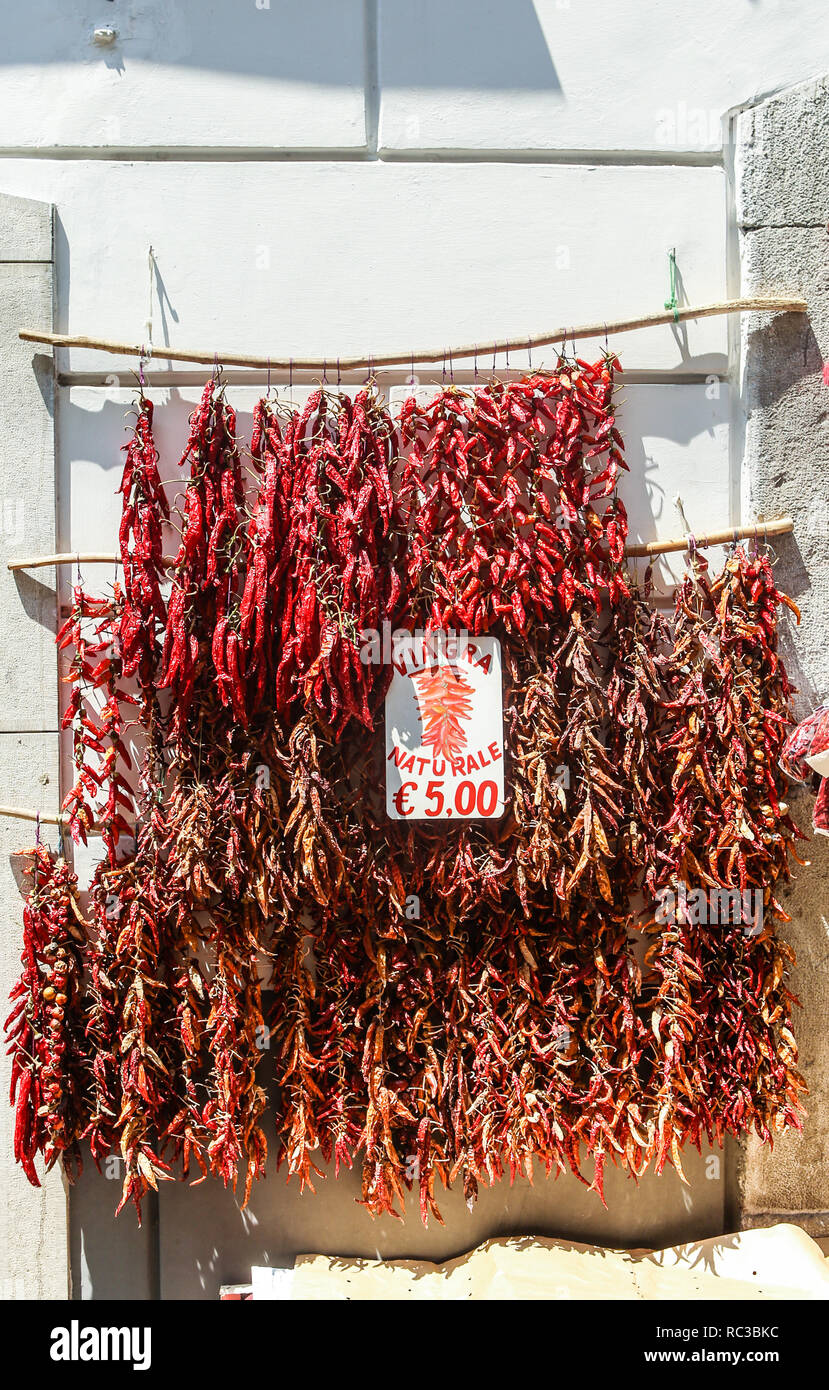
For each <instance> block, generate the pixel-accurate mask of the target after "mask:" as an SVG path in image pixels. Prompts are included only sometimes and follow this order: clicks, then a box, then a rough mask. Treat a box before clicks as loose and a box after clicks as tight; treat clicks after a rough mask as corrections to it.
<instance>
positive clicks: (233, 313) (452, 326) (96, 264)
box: [0, 160, 726, 372]
mask: <svg viewBox="0 0 829 1390" xmlns="http://www.w3.org/2000/svg"><path fill="white" fill-rule="evenodd" d="M0 188H5V189H6V190H8V191H9V192H15V193H24V194H26V195H27V196H33V197H42V198H49V199H52V200H53V201H54V202H55V203H56V205H57V217H58V224H57V241H56V255H57V263H58V305H57V310H56V322H57V324H58V327H59V329H60V330H61V331H64V332H73V333H85V334H89V335H91V336H103V337H109V338H114V339H119V340H121V341H126V342H138V343H140V342H142V341H145V337H146V330H145V320H146V317H147V304H148V293H149V281H148V265H147V249H148V246H149V245H150V243H152V245H153V247H154V249H155V253H156V258H157V266H158V273H159V276H160V277H161V283H160V284H159V283H158V282H157V283H156V284H155V286H154V311H153V315H154V341H155V342H156V343H161V342H162V341H164V340H165V335H168V340H169V342H170V343H171V344H172V345H174V346H181V347H191V348H201V349H205V348H206V349H208V350H211V349H214V348H218V349H219V350H222V351H225V352H231V351H234V350H235V351H238V352H247V353H251V352H254V353H255V352H261V353H263V354H266V353H267V352H273V353H274V354H275V355H279V354H280V353H283V354H290V355H297V356H300V355H302V354H326V353H327V354H329V355H330V357H331V359H332V365H333V361H334V359H336V356H337V353H338V352H339V353H343V354H347V353H349V352H354V353H359V352H362V353H367V352H369V351H376V352H382V351H385V350H394V349H398V348H403V349H408V348H409V346H411V347H431V346H436V347H439V348H440V347H442V345H443V344H446V345H447V347H451V346H452V344H453V343H458V342H466V343H471V342H475V341H482V342H484V341H489V340H492V339H494V338H498V337H500V336H503V337H504V338H507V337H514V336H517V335H521V334H523V333H524V332H526V333H527V334H530V333H533V332H538V331H539V330H541V329H543V328H545V327H546V328H551V329H552V328H556V327H559V326H561V325H563V324H567V323H585V322H589V321H590V320H593V321H596V322H602V321H603V320H604V319H605V318H609V319H612V318H613V317H614V316H617V317H624V316H635V315H636V314H638V313H640V312H648V311H654V310H655V311H661V309H662V305H663V303H664V300H665V295H666V293H667V288H668V283H667V282H668V271H667V248H668V247H670V246H676V249H677V258H678V264H679V268H680V271H681V274H682V281H683V289H684V293H685V295H686V296H687V300H688V301H689V302H696V303H700V302H705V301H708V300H714V299H718V298H721V297H723V295H724V292H725V224H726V217H725V201H724V200H725V190H724V177H723V173H722V171H721V170H720V169H713V168H709V169H696V168H693V169H692V168H658V169H656V168H643V167H638V168H629V169H621V168H586V167H572V166H550V165H523V164H499V165H483V164H463V165H449V164H429V163H424V164H385V163H380V162H372V163H343V162H324V163H317V162H302V163H300V164H288V163H219V164H216V163H209V164H199V165H191V164H181V163H161V164H149V163H139V164H131V163H126V162H121V161H108V162H106V163H102V162H100V161H97V160H96V161H92V160H87V161H74V160H73V161H41V160H31V161H24V160H3V161H0ZM159 296H160V297H159ZM614 346H615V347H616V348H617V350H618V351H619V352H620V353H621V354H622V360H623V362H624V363H625V366H626V367H628V368H629V369H630V368H649V369H653V368H661V369H674V368H676V369H685V370H687V369H689V368H694V369H696V370H702V371H720V370H722V369H723V368H724V365H725V351H726V324H725V320H724V319H716V318H711V319H703V320H701V321H699V322H698V323H696V324H693V323H692V324H688V325H687V326H684V327H682V328H680V329H679V330H674V329H673V327H662V328H655V329H649V330H648V331H647V332H637V333H634V334H630V335H629V336H626V337H622V338H621V339H620V340H619V341H618V342H617V343H614ZM579 347H580V348H585V349H587V350H589V345H588V344H587V343H580V344H579ZM548 357H549V353H548ZM60 360H61V366H62V367H67V366H71V368H73V369H77V370H81V371H87V370H89V371H91V370H93V369H96V368H97V369H99V370H101V371H104V372H109V371H115V372H117V371H119V370H125V369H126V364H125V363H120V364H119V362H118V360H117V359H113V358H111V357H109V358H108V357H105V356H103V355H96V354H94V353H90V352H86V351H84V352H81V351H78V350H73V351H72V352H71V354H68V353H61V355H60ZM535 360H536V361H537V360H538V355H536V358H535ZM525 364H526V355H524V360H523V361H516V360H515V357H514V356H513V359H512V365H518V366H523V365H525Z"/></svg>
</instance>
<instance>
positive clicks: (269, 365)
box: [266, 358, 271, 395]
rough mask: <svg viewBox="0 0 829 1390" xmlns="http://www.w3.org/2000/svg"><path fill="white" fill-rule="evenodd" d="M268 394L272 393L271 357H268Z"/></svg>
mask: <svg viewBox="0 0 829 1390" xmlns="http://www.w3.org/2000/svg"><path fill="white" fill-rule="evenodd" d="M266 394H267V395H270V394H271V359H270V358H268V387H267V393H266Z"/></svg>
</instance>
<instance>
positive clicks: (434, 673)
mask: <svg viewBox="0 0 829 1390" xmlns="http://www.w3.org/2000/svg"><path fill="white" fill-rule="evenodd" d="M386 810H387V812H388V814H389V816H390V817H391V819H392V820H443V819H450V818H451V819H453V820H494V819H496V818H497V817H499V816H502V815H503V814H504V718H503V700H502V694H501V644H500V642H499V641H498V639H497V638H495V637H463V638H460V639H456V638H455V637H454V636H453V635H452V634H448V633H445V632H438V633H428V634H427V635H426V636H424V637H423V638H422V639H421V638H418V637H412V638H411V639H410V640H409V641H407V642H406V643H404V644H402V645H401V646H399V647H398V649H397V651H396V653H395V660H394V674H393V676H392V680H391V684H390V686H389V689H388V694H387V695H386Z"/></svg>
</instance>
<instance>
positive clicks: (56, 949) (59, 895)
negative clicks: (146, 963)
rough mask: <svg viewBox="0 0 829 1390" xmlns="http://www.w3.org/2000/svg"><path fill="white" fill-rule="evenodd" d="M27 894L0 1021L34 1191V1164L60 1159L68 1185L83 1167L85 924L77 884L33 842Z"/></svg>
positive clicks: (18, 1151) (21, 1150) (19, 1146)
mask: <svg viewBox="0 0 829 1390" xmlns="http://www.w3.org/2000/svg"><path fill="white" fill-rule="evenodd" d="M25 854H26V857H27V858H30V859H31V861H32V863H31V868H29V869H27V870H26V873H27V874H28V875H29V877H31V880H32V888H31V892H30V893H29V896H28V898H27V901H26V906H25V908H24V911H23V954H22V956H21V958H20V959H21V961H22V964H23V971H22V973H21V976H20V979H19V980H18V981H17V983H16V984H15V985H14V987H13V988H12V991H11V995H10V998H11V1001H12V1004H13V1008H12V1011H11V1013H10V1014H9V1017H8V1018H7V1020H6V1034H7V1036H8V1044H9V1045H8V1048H7V1051H8V1054H9V1055H10V1056H11V1059H12V1069H11V1084H10V1091H9V1098H10V1101H11V1104H12V1105H14V1106H16V1113H15V1127H14V1156H15V1158H16V1159H17V1161H18V1163H20V1164H21V1166H22V1168H23V1171H24V1172H25V1174H26V1176H27V1178H28V1179H29V1181H30V1182H31V1183H32V1184H33V1185H34V1186H35V1187H39V1186H40V1179H39V1178H38V1176H37V1171H36V1169H35V1163H34V1160H35V1158H36V1156H37V1155H38V1154H41V1155H42V1156H43V1159H44V1163H45V1167H46V1169H47V1171H48V1169H49V1168H51V1167H52V1165H53V1164H54V1163H55V1162H56V1161H57V1159H60V1160H61V1162H62V1164H63V1166H64V1169H65V1170H66V1173H67V1175H68V1177H69V1178H70V1180H73V1179H74V1176H75V1174H76V1172H78V1171H79V1170H80V1167H81V1155H80V1137H81V1134H82V1131H83V1129H84V1119H85V1112H86V1106H87V1104H88V1101H87V1086H86V1078H85V1076H84V1071H85V1066H86V1053H85V1049H84V1046H83V1028H84V1009H85V1003H84V991H83V978H82V977H83V951H84V946H85V944H86V933H85V926H86V924H85V921H84V917H83V914H82V912H81V909H80V905H79V903H78V895H77V883H78V881H77V878H76V876H75V875H74V874H73V873H72V871H71V869H70V868H69V867H68V865H67V864H66V863H65V861H64V860H63V859H62V858H56V857H55V856H54V855H53V853H52V851H51V850H49V849H48V848H47V847H46V846H45V845H43V844H41V843H40V842H38V844H37V845H36V846H35V848H34V849H31V850H27V851H25Z"/></svg>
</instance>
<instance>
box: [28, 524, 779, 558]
mask: <svg viewBox="0 0 829 1390" xmlns="http://www.w3.org/2000/svg"><path fill="white" fill-rule="evenodd" d="M793 530H794V522H793V521H792V519H791V517H790V516H781V517H778V518H777V519H776V520H775V521H754V522H752V523H751V524H750V525H749V526H729V527H727V528H726V529H724V530H722V531H707V532H706V533H705V534H701V535H698V536H694V541H695V543H696V546H697V549H698V550H703V549H705V547H706V546H709V545H727V544H728V542H729V541H737V540H750V539H751V538H752V537H754V536H757V537H759V536H783V535H786V533H787V532H789V531H793ZM687 549H688V537H687V536H682V537H675V538H674V539H673V540H669V541H643V542H642V543H641V544H635V545H629V546H626V547H625V555H627V556H629V557H630V558H631V559H635V558H641V557H643V556H645V555H667V554H669V553H670V552H672V551H678V550H687ZM120 558H121V557H120V556H119V555H116V554H115V553H114V552H113V551H106V552H104V551H99V550H95V551H90V552H81V553H80V554H74V553H72V554H69V553H67V554H65V555H30V556H27V557H26V559H24V560H10V561H9V563H8V565H7V569H10V570H34V569H43V568H45V567H46V566H47V565H93V564H101V565H114V564H117V563H120ZM162 564H163V565H165V566H166V567H167V568H170V567H171V566H172V565H174V564H175V559H174V558H173V557H172V556H170V555H165V556H164V558H163V560H162Z"/></svg>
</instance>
